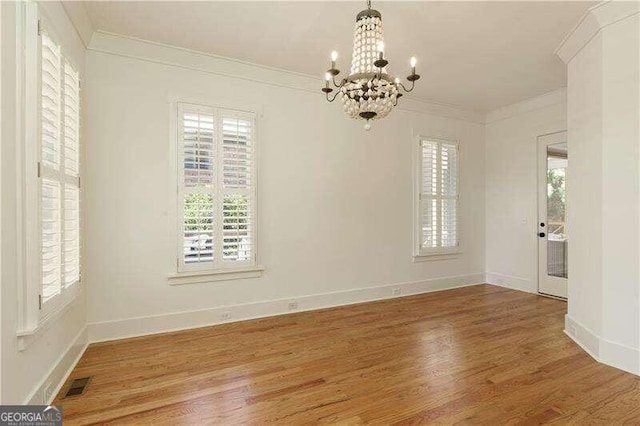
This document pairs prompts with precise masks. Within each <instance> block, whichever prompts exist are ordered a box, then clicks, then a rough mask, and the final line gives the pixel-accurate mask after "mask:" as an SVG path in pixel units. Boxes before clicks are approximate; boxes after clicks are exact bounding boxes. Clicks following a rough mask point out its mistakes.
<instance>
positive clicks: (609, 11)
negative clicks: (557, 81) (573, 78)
mask: <svg viewBox="0 0 640 426" xmlns="http://www.w3.org/2000/svg"><path fill="white" fill-rule="evenodd" d="M639 13H640V2H638V1H620V0H614V1H611V0H607V1H604V2H602V3H598V4H597V5H595V6H593V7H591V8H589V10H587V11H586V12H585V14H584V15H583V16H582V18H580V20H579V21H578V23H577V24H576V26H575V27H573V29H572V30H571V31H569V34H567V35H566V36H565V38H564V39H563V40H562V41H561V42H560V44H559V45H558V47H557V48H556V50H555V51H554V53H555V54H556V55H558V57H560V59H562V60H563V61H564V63H566V64H568V63H569V62H571V60H572V59H573V58H574V57H575V56H576V55H577V54H578V53H579V52H580V51H581V50H582V49H583V48H584V47H585V46H586V45H587V44H589V42H590V41H591V40H592V39H593V38H594V37H595V36H596V35H597V34H598V33H599V32H600V31H602V29H603V28H605V27H607V26H609V25H612V24H615V23H616V22H619V21H621V20H623V19H626V18H629V17H631V16H634V15H638V14H639Z"/></svg>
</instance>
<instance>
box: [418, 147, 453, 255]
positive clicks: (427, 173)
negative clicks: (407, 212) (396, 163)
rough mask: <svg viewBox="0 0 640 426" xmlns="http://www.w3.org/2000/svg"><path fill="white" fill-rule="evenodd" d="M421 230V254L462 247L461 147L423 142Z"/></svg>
mask: <svg viewBox="0 0 640 426" xmlns="http://www.w3.org/2000/svg"><path fill="white" fill-rule="evenodd" d="M419 199H420V200H419V201H420V202H419V206H420V211H419V218H418V223H419V228H420V229H419V230H418V233H419V235H418V238H419V241H420V251H421V252H426V253H428V252H438V251H443V249H444V250H446V249H453V248H456V247H458V145H457V144H456V143H454V142H450V141H443V140H435V139H422V140H421V141H420V196H419Z"/></svg>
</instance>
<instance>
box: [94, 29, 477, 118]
mask: <svg viewBox="0 0 640 426" xmlns="http://www.w3.org/2000/svg"><path fill="white" fill-rule="evenodd" d="M87 50H88V51H93V52H101V53H105V54H111V55H116V56H121V57H125V58H131V59H137V60H143V61H147V62H152V63H156V64H161V65H168V66H173V67H179V68H185V69H190V70H194V71H200V72H205V73H209V74H215V75H219V76H224V77H230V78H236V79H240V80H245V81H252V82H256V83H262V84H268V85H272V86H277V87H284V88H288V89H294V90H301V91H304V92H308V93H311V94H314V95H316V96H319V97H320V96H324V94H323V93H322V92H321V91H320V88H321V87H322V86H323V83H324V80H323V79H322V78H320V77H316V76H311V75H307V74H301V73H297V72H293V71H287V70H284V69H278V68H273V67H268V66H264V65H259V64H253V63H249V62H245V61H241V60H238V59H233V58H227V57H222V56H218V55H213V54H209V53H204V52H198V51H195V50H190V49H185V48H181V47H176V46H169V45H166V44H161V43H156V42H152V41H148V40H141V39H137V38H134V37H129V36H124V35H119V34H113V33H108V32H104V31H96V32H95V33H94V34H93V37H92V38H91V42H90V43H89V46H88V47H87ZM397 109H399V110H404V111H411V112H417V113H421V114H430V115H437V116H440V117H446V118H452V119H457V120H462V121H467V122H472V123H479V124H483V123H484V121H485V114H484V113H482V112H479V111H474V110H471V109H466V108H462V107H459V106H456V105H451V104H446V103H443V102H436V101H431V100H425V99H419V98H415V97H411V96H406V97H403V103H402V104H401V105H399V106H398V107H397Z"/></svg>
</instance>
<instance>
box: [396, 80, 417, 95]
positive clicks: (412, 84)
mask: <svg viewBox="0 0 640 426" xmlns="http://www.w3.org/2000/svg"><path fill="white" fill-rule="evenodd" d="M398 84H399V85H400V86H402V88H403V89H404V91H405V92H407V93H409V92H411V91H412V90H413V88H414V87H415V85H416V83H415V82H414V81H412V82H411V88H410V89H407V88H406V87H405V86H404V84H402V82H399V83H398Z"/></svg>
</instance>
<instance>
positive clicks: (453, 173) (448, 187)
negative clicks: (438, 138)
mask: <svg viewBox="0 0 640 426" xmlns="http://www.w3.org/2000/svg"><path fill="white" fill-rule="evenodd" d="M440 168H441V172H440V173H441V176H442V177H441V189H440V193H441V197H442V198H441V207H440V223H441V227H440V228H441V236H440V238H441V241H440V242H441V246H442V247H457V245H458V147H457V146H456V145H454V144H450V143H446V142H443V143H441V144H440Z"/></svg>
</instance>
